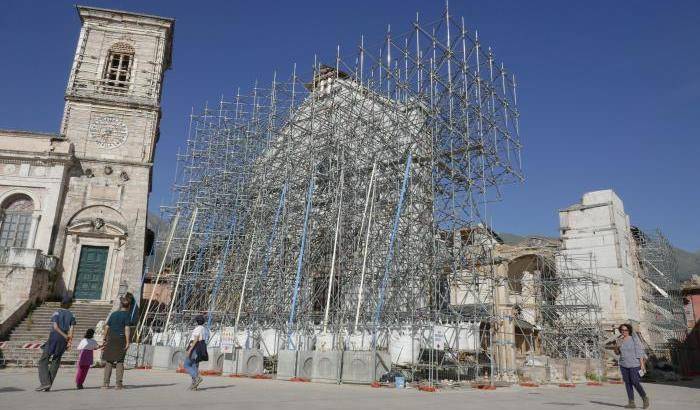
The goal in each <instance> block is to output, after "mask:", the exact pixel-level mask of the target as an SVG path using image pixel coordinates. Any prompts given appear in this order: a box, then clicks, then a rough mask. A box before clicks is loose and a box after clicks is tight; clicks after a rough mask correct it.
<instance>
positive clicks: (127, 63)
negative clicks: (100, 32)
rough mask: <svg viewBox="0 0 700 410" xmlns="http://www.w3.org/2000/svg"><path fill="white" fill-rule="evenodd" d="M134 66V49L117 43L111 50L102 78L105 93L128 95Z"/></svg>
mask: <svg viewBox="0 0 700 410" xmlns="http://www.w3.org/2000/svg"><path fill="white" fill-rule="evenodd" d="M133 65H134V48H133V47H131V46H130V45H129V44H126V43H116V44H115V45H113V46H112V47H111V48H110V49H109V58H107V64H106V65H105V71H104V75H103V78H102V89H103V91H105V92H107V93H111V94H126V92H127V91H129V84H130V80H131V67H132V66H133Z"/></svg>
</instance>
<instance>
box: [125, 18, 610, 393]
mask: <svg viewBox="0 0 700 410" xmlns="http://www.w3.org/2000/svg"><path fill="white" fill-rule="evenodd" d="M343 50H344V49H343ZM341 51H342V50H341V47H340V46H339V47H338V48H337V49H336V50H335V53H334V54H335V55H334V56H333V57H331V58H330V59H328V60H322V59H321V58H319V57H317V58H315V61H313V64H312V66H311V70H310V72H305V70H301V69H299V66H297V65H294V66H293V68H292V70H291V73H290V74H288V75H286V76H283V75H282V74H281V73H278V72H275V73H273V75H272V80H271V81H270V83H269V84H262V83H256V84H255V85H254V87H253V88H252V89H251V90H250V91H247V92H246V91H242V90H240V89H239V91H238V92H237V93H236V94H235V95H233V96H231V97H228V98H224V97H222V98H221V100H220V101H219V103H218V104H216V105H213V106H208V105H207V106H205V107H204V108H203V109H202V110H201V111H200V112H197V113H195V112H193V113H192V115H191V119H190V127H189V131H188V139H187V145H186V147H185V149H184V150H183V151H182V152H181V153H179V154H178V157H177V172H176V181H175V183H174V185H173V198H172V202H171V205H170V206H166V207H163V209H162V211H163V218H164V219H165V220H167V221H169V224H170V229H169V230H168V231H167V232H160V233H159V235H158V237H159V239H158V241H157V246H156V249H157V252H156V255H155V258H152V260H153V261H154V262H153V266H151V267H150V270H151V271H152V272H155V273H156V275H155V276H156V278H155V281H156V284H157V283H165V284H167V286H169V288H170V290H171V297H170V301H169V303H168V304H164V305H158V304H157V303H155V302H152V300H151V301H149V302H148V304H147V306H146V314H145V316H144V319H143V321H142V322H141V324H140V327H139V335H140V338H141V340H151V341H153V342H154V343H165V344H171V345H178V344H179V345H182V344H184V343H185V340H184V338H183V337H182V335H183V334H186V332H187V330H188V328H189V327H190V324H191V319H192V317H193V315H196V314H202V313H204V314H205V315H206V316H207V320H208V325H209V326H210V327H211V329H212V331H213V333H214V337H213V339H212V343H214V344H216V343H217V340H218V339H217V337H218V336H217V334H219V333H220V331H221V330H222V329H224V328H231V327H233V329H234V332H235V335H236V336H235V337H236V340H237V342H238V343H239V344H240V345H241V346H243V347H251V346H255V347H256V348H260V349H262V350H264V351H265V352H266V357H270V358H274V357H275V356H276V354H277V353H278V352H279V351H280V350H314V349H316V350H357V351H371V350H375V351H376V350H388V351H389V353H390V354H391V361H392V365H393V366H398V367H406V368H410V369H411V370H412V371H413V372H414V374H416V375H418V376H421V375H422V376H424V377H426V378H430V379H435V378H441V377H450V378H451V377H455V378H457V379H459V378H479V377H483V376H487V375H491V376H493V377H492V380H493V378H495V377H500V378H506V376H508V375H510V376H512V375H513V374H514V373H515V367H516V364H515V363H514V360H513V359H508V358H507V357H506V356H508V354H510V353H508V351H509V349H511V350H512V346H511V345H512V344H513V340H512V339H513V332H512V331H511V332H510V333H508V332H507V329H509V328H510V329H512V328H513V326H514V323H515V322H516V319H517V318H516V317H515V315H514V313H513V312H514V310H513V308H512V303H511V302H510V299H509V297H508V293H507V292H508V289H509V288H508V281H509V278H508V274H507V272H506V271H507V267H505V266H506V265H505V264H504V262H503V260H501V258H500V257H499V256H498V255H496V252H495V250H494V249H495V248H494V243H493V241H492V240H491V239H490V237H489V235H485V234H484V232H489V231H490V230H489V228H488V226H489V224H488V221H489V217H488V204H489V203H490V202H493V201H497V200H500V199H501V190H500V187H501V186H503V185H504V184H509V183H513V182H519V181H522V180H523V174H522V163H521V148H522V146H521V142H520V131H519V121H520V114H519V111H518V96H517V90H518V87H517V83H516V78H515V75H513V74H512V73H510V72H509V71H508V70H507V69H506V66H505V65H504V63H502V62H500V61H499V60H497V59H496V57H495V55H494V53H493V51H492V50H491V48H489V47H487V46H484V45H482V43H481V40H480V38H479V35H478V33H477V32H471V31H469V30H467V27H466V25H465V22H464V19H455V18H454V17H453V16H452V15H450V13H449V10H448V9H446V10H445V11H444V13H443V15H442V17H441V18H440V19H439V20H438V21H436V22H433V23H428V24H426V23H424V22H422V21H420V20H419V19H418V17H416V20H415V21H414V22H413V23H412V24H411V26H410V28H409V30H408V32H406V33H403V34H397V33H396V32H395V31H393V30H391V29H388V30H387V33H386V36H385V37H384V39H383V41H382V42H381V43H380V44H375V45H370V44H369V43H368V42H367V41H366V40H365V39H364V38H361V39H360V40H359V42H358V44H357V46H356V47H353V49H352V52H350V53H347V54H346V53H345V52H344V51H343V52H341ZM554 258H562V260H564V263H555V259H554ZM542 261H544V262H543V263H545V264H548V267H547V269H545V267H542V268H541V269H539V270H537V275H536V276H532V275H531V276H529V279H527V280H529V281H530V282H527V280H525V281H524V282H523V284H521V287H522V286H524V287H525V288H527V287H530V288H531V289H536V290H533V291H532V292H531V299H528V301H527V303H530V304H531V305H532V306H534V307H536V309H537V311H538V313H537V315H536V317H535V316H533V317H532V318H531V319H532V320H531V321H532V323H530V326H532V328H535V329H537V330H538V332H539V334H540V335H541V337H542V338H543V342H542V343H543V346H544V349H545V351H547V353H549V354H551V355H552V356H558V357H569V356H575V357H589V358H590V357H594V358H596V357H600V356H599V355H600V351H599V350H598V349H597V348H596V347H597V346H599V345H600V343H599V341H600V340H601V339H600V337H599V335H600V326H599V318H598V317H597V313H596V312H597V310H596V309H597V307H596V306H597V301H596V300H595V297H596V296H595V295H596V294H595V284H596V280H597V279H596V276H595V268H594V262H592V261H590V260H587V261H585V263H582V264H578V265H576V266H574V261H572V260H571V258H570V257H568V256H567V257H565V256H562V255H557V256H554V255H553V256H552V258H550V259H547V260H546V261H545V260H544V259H543V260H542ZM504 267H505V271H504ZM144 297H145V298H148V297H149V295H144ZM151 299H152V298H151ZM521 322H522V320H521ZM564 335H566V337H565V338H564ZM273 362H274V360H273ZM273 370H274V369H273Z"/></svg>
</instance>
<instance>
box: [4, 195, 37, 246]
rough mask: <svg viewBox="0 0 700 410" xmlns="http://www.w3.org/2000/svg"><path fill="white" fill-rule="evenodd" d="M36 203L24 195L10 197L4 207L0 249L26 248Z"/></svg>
mask: <svg viewBox="0 0 700 410" xmlns="http://www.w3.org/2000/svg"><path fill="white" fill-rule="evenodd" d="M33 211H34V202H32V199H31V198H30V197H28V196H27V195H24V194H17V195H14V196H12V197H10V198H9V199H8V200H7V201H5V203H4V204H3V205H2V222H1V223H2V225H0V248H11V247H17V248H24V247H26V246H27V240H28V239H29V230H30V229H31V226H32V213H33Z"/></svg>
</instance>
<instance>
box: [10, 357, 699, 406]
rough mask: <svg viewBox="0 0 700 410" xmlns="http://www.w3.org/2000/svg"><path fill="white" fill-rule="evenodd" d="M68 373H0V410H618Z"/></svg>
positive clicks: (550, 396)
mask: <svg viewBox="0 0 700 410" xmlns="http://www.w3.org/2000/svg"><path fill="white" fill-rule="evenodd" d="M74 376H75V372H74V369H73V368H72V367H71V366H67V367H65V368H63V369H61V370H60V373H59V375H58V377H57V380H56V382H55V384H54V388H53V390H52V391H51V392H48V393H37V392H34V388H35V387H36V386H37V383H38V381H37V376H36V370H35V369H4V370H0V409H3V410H5V409H22V410H28V409H51V410H60V409H75V410H79V409H95V408H99V409H161V408H162V409H165V408H168V409H192V408H194V409H207V410H209V409H257V410H263V409H276V410H280V409H304V410H311V409H402V410H410V409H420V410H426V409H459V408H489V409H524V408H528V409H564V408H570V407H572V406H575V407H576V408H578V409H608V408H611V407H612V408H615V407H617V408H621V406H622V405H624V404H626V397H625V391H624V386H621V385H605V386H603V387H592V386H577V387H576V388H560V387H555V386H545V387H537V388H526V387H519V386H518V387H510V388H499V389H497V390H496V391H479V390H475V389H471V388H460V389H451V390H440V391H438V392H436V393H427V392H422V391H418V390H416V389H404V390H397V389H390V388H380V389H375V388H371V387H368V386H353V385H328V384H318V383H295V382H286V381H277V380H257V379H246V378H230V377H215V376H212V377H205V379H204V382H203V383H202V386H201V389H200V390H199V391H196V392H191V391H187V390H186V388H187V386H188V382H189V379H188V377H187V376H186V375H183V374H177V373H174V372H160V371H153V370H131V371H127V372H126V377H125V382H126V388H125V389H124V390H121V391H116V390H102V389H100V388H99V386H100V382H101V376H102V369H91V370H90V374H89V375H88V379H87V381H86V383H85V390H81V391H79V390H75V386H74V382H73V378H74ZM644 387H645V388H646V389H647V391H648V392H649V395H650V397H651V398H652V406H651V407H652V408H653V409H693V408H697V405H698V403H699V402H700V380H697V379H696V380H695V381H693V382H679V383H678V384H676V385H668V384H656V383H647V384H645V386H644ZM484 406H488V407H484Z"/></svg>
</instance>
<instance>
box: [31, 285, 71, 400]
mask: <svg viewBox="0 0 700 410" xmlns="http://www.w3.org/2000/svg"><path fill="white" fill-rule="evenodd" d="M72 302H73V298H72V297H71V295H70V294H66V295H65V296H64V297H63V300H62V301H61V307H60V308H59V309H57V310H56V311H55V312H53V315H51V332H50V333H49V340H48V341H47V342H46V343H45V344H44V346H43V352H42V354H41V358H40V359H39V365H38V367H39V387H37V388H36V391H49V390H51V385H52V384H53V381H54V380H55V379H56V373H58V368H59V366H60V365H61V357H63V353H64V352H65V351H66V350H67V349H70V344H71V342H72V341H73V327H74V326H75V316H73V313H72V312H71V311H70V310H69V309H70V306H71V303H72Z"/></svg>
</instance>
